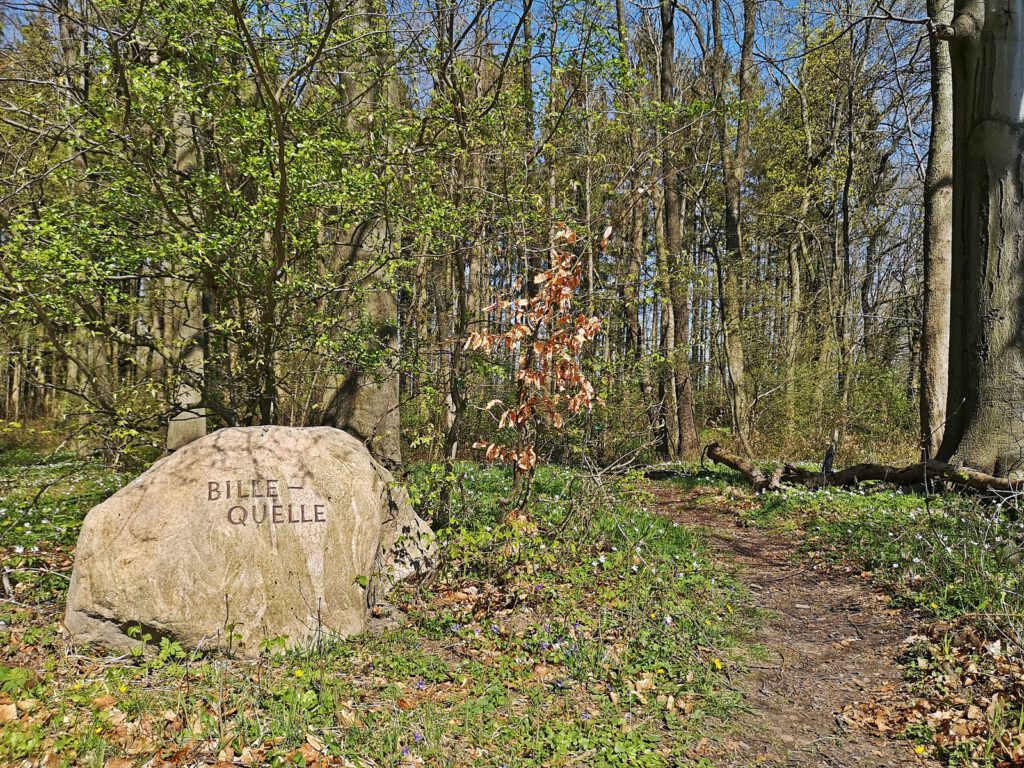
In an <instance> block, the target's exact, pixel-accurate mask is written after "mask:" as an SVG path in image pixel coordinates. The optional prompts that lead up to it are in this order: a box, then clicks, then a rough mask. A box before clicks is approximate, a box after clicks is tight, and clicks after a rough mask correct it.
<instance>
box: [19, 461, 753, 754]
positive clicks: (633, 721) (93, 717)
mask: <svg viewBox="0 0 1024 768" xmlns="http://www.w3.org/2000/svg"><path fill="white" fill-rule="evenodd" d="M127 479H128V478H127V477H124V476H117V475H113V474H111V473H110V472H109V471H107V470H105V469H104V468H103V467H101V466H99V465H97V464H95V463H90V462H78V461H73V460H71V459H70V458H63V459H61V460H58V461H55V462H52V463H49V464H38V463H37V464H30V463H29V462H27V461H26V460H25V459H24V457H22V458H20V459H19V460H18V461H17V462H13V461H12V462H7V463H5V462H2V461H0V489H2V492H3V500H2V501H0V508H2V509H3V512H2V514H0V566H2V567H3V568H4V569H5V570H6V573H7V580H8V582H9V583H10V586H11V590H12V594H9V595H7V596H6V598H5V599H4V600H3V601H2V602H0V620H3V621H4V622H5V623H6V624H7V625H8V626H9V627H10V629H9V630H8V631H7V632H6V636H4V635H0V706H3V702H7V703H16V702H17V703H16V707H17V710H16V712H17V719H16V720H15V721H13V722H8V723H6V724H4V726H3V727H2V729H0V764H5V763H13V762H15V761H19V760H26V759H31V760H34V761H36V762H40V761H43V760H45V759H48V757H51V756H52V757H51V763H50V764H53V765H102V764H104V763H105V762H106V761H109V760H111V759H125V760H128V761H130V762H131V763H135V764H142V763H143V762H146V761H147V760H150V759H152V758H154V757H159V758H162V759H165V760H177V761H181V762H189V763H195V762H201V761H204V760H206V761H210V762H212V761H215V760H217V759H218V756H220V758H222V759H228V760H231V759H235V760H243V761H244V760H253V761H255V763H256V764H267V763H270V764H331V765H334V764H337V765H367V766H413V765H421V764H426V765H445V766H449V765H451V766H461V765H465V766H494V767H495V768H497V766H509V768H511V767H512V766H552V765H555V766H558V765H588V766H623V767H625V766H674V765H709V764H708V763H707V762H706V761H705V762H703V763H701V762H697V761H696V760H690V759H689V758H688V754H689V753H690V751H691V750H692V749H693V747H694V745H695V743H696V742H697V741H698V740H699V738H700V737H702V736H705V735H707V733H708V732H709V731H711V730H714V729H716V728H720V727H722V723H723V721H727V720H728V717H729V713H730V712H732V711H734V707H735V706H736V705H737V703H738V702H737V697H736V695H735V694H734V693H733V692H732V690H731V687H730V685H729V684H728V674H729V672H730V669H731V668H732V667H733V666H734V665H735V664H736V659H737V658H738V657H739V655H740V653H741V649H740V646H739V643H738V638H739V635H740V633H741V632H742V631H743V626H742V623H743V622H744V621H745V620H746V619H745V617H746V616H747V615H748V614H747V613H746V612H745V611H744V610H743V609H742V606H743V595H742V593H741V592H740V591H739V589H738V586H737V584H736V583H735V582H734V581H733V580H732V579H731V578H730V577H729V576H728V575H727V574H726V573H724V572H722V571H720V570H718V569H717V568H716V567H715V565H714V564H713V563H712V561H711V559H710V557H709V555H708V550H707V548H706V547H705V544H704V542H703V541H702V540H701V539H700V537H699V536H698V535H697V534H695V533H693V532H691V531H689V530H687V529H686V528H683V527H677V526H674V525H673V524H672V523H670V522H668V521H666V520H664V519H662V518H659V517H656V516H653V515H651V514H649V513H647V512H645V511H643V508H642V507H643V501H644V500H643V498H642V496H641V495H640V494H639V492H638V491H637V490H636V489H635V488H633V487H631V486H630V484H629V483H626V482H624V483H621V484H620V485H619V486H618V487H616V488H612V489H597V488H593V487H590V486H588V485H587V483H586V482H585V480H584V479H583V478H582V477H581V476H579V475H577V474H574V473H572V472H568V471H562V470H555V469H544V470H542V471H541V472H540V474H539V476H538V481H537V482H538V485H537V497H536V498H537V501H536V503H535V506H534V508H533V510H532V511H531V523H532V524H531V525H527V526H519V527H512V526H509V525H506V524H503V523H501V522H500V507H499V505H498V499H500V498H501V497H502V496H503V495H504V494H505V493H506V492H507V489H508V484H509V478H508V475H507V473H505V472H502V471H499V470H495V469H484V468H481V467H478V466H475V465H463V466H460V467H459V468H458V472H457V477H454V478H449V479H450V480H452V481H453V482H454V483H455V485H456V487H457V492H456V494H455V495H456V498H457V500H458V508H457V510H456V514H455V517H454V525H453V526H452V528H451V530H450V531H449V532H448V533H447V534H446V535H445V537H444V539H443V547H444V551H445V566H444V568H443V570H442V572H441V574H440V576H439V578H438V580H437V581H436V582H435V583H434V584H433V585H432V587H431V588H430V589H429V590H420V589H416V588H411V587H407V588H403V589H401V590H400V591H399V592H398V593H397V594H396V595H394V596H393V600H394V602H395V603H396V604H398V605H399V606H400V608H401V610H402V611H403V612H404V613H405V616H406V622H405V624H404V626H401V627H399V628H394V629H390V630H384V631H381V632H377V633H367V634H364V635H361V636H358V637H355V638H350V639H348V640H343V641H335V642H331V643H328V644H325V645H323V646H321V647H319V648H316V649H311V650H309V651H306V652H302V653H299V652H291V653H281V652H278V651H277V650H276V649H275V648H273V647H268V648H267V649H266V652H265V654H264V655H263V657H262V658H261V659H260V660H259V661H258V662H251V661H242V660H235V659H231V658H228V657H225V656H208V655H197V654H193V653H189V652H187V651H185V650H183V649H181V648H180V647H179V646H177V645H176V644H174V643H168V642H166V641H165V642H163V643H162V644H161V645H155V644H154V646H153V647H152V648H151V652H149V653H145V654H138V655H131V656H128V657H118V658H113V657H110V656H107V655H104V654H103V653H102V652H100V651H97V650H91V649H71V648H69V647H67V646H66V643H65V640H64V638H63V636H62V635H61V634H60V632H59V621H60V618H61V614H62V611H63V601H64V596H65V591H66V588H67V577H68V575H69V571H70V564H71V556H72V548H73V546H74V541H75V538H76V536H77V532H78V530H79V527H80V525H81V521H82V518H83V516H84V514H85V512H86V511H87V510H88V509H89V508H90V507H91V506H92V505H93V504H95V503H96V502H97V501H99V500H100V499H102V498H104V497H105V496H106V495H108V494H109V493H111V492H112V491H113V490H115V489H116V488H117V487H119V486H120V485H122V484H123V483H124V482H125V481H126V480H127ZM444 480H445V478H444V477H443V473H442V471H441V470H440V469H439V468H437V467H429V466H422V467H417V468H415V469H414V470H413V472H412V474H411V478H410V481H411V490H412V493H413V497H414V498H415V499H416V501H417V503H418V504H419V506H420V507H421V508H423V509H429V507H430V505H431V504H432V503H435V502H436V494H437V488H438V487H439V482H442V481H444ZM40 489H42V492H41V493H40ZM126 764H127V763H126Z"/></svg>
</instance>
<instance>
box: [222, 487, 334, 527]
mask: <svg viewBox="0 0 1024 768" xmlns="http://www.w3.org/2000/svg"><path fill="white" fill-rule="evenodd" d="M282 488H285V489H287V492H288V498H289V503H284V500H283V497H282V495H281V490H282ZM206 502H207V503H208V504H211V505H216V506H218V507H221V508H223V510H224V515H225V517H226V519H227V521H228V523H230V524H231V525H239V526H248V525H296V524H302V523H325V522H327V504H326V503H324V502H323V501H319V500H317V499H316V498H315V497H314V496H313V495H312V493H311V492H309V491H307V490H306V488H305V485H304V484H303V483H300V482H296V481H291V480H278V479H274V478H269V477H265V478H249V479H245V478H243V479H230V480H229V479H223V480H208V481H207V482H206Z"/></svg>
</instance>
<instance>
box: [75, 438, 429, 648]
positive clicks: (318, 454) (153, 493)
mask: <svg viewBox="0 0 1024 768" xmlns="http://www.w3.org/2000/svg"><path fill="white" fill-rule="evenodd" d="M431 549H432V534H431V533H430V529H429V527H428V526H427V525H426V523H425V522H423V521H422V520H421V519H420V518H419V517H417V516H416V514H415V512H414V511H413V510H412V507H411V506H410V504H409V500H408V497H407V496H406V494H405V492H404V491H403V490H402V489H401V487H399V486H397V485H396V484H395V482H394V479H393V478H392V476H391V474H390V473H389V472H388V471H387V470H386V469H384V468H383V467H382V466H380V465H379V464H377V463H376V462H375V461H374V460H373V459H372V458H371V457H370V454H369V453H368V451H367V449H366V447H365V446H364V445H363V444H362V442H360V441H359V440H357V439H356V438H354V437H352V436H350V435H348V434H347V433H345V432H342V431H340V430H337V429H333V428H330V427H309V428H289V427H235V428H229V429H222V430H219V431H217V432H214V433H213V434H210V435H207V436H205V437H202V438H200V439H199V440H197V441H195V442H192V443H189V444H188V445H186V446H184V447H183V448H181V449H180V450H179V451H177V452H175V453H174V454H172V455H170V456H168V457H166V458H164V459H162V460H160V461H159V462H157V463H156V464H154V465H153V466H152V467H151V468H150V469H149V470H147V471H146V472H144V473H143V474H142V475H141V476H139V477H138V478H136V479H135V480H134V481H133V482H131V483H129V484H128V485H127V486H125V487H124V488H122V489H121V490H120V491H118V492H117V493H116V494H114V495H113V496H111V497H110V498H109V499H107V500H106V501H105V502H103V503H102V504H100V505H98V506H97V507H95V508H93V509H92V510H91V511H90V512H89V514H88V515H87V516H86V519H85V523H84V524H83V527H82V533H81V536H80V537H79V541H78V549H77V552H76V557H75V567H74V572H73V574H72V578H71V588H70V592H69V595H68V606H67V614H66V617H65V626H66V628H67V629H68V631H69V632H70V634H71V636H72V638H73V639H75V640H77V641H81V642H95V643H98V644H100V645H103V646H105V647H108V648H111V649H113V650H124V649H126V648H130V647H131V646H132V645H133V644H135V643H138V642H139V641H138V640H137V639H135V638H134V637H133V636H134V635H137V634H143V635H145V634H149V635H150V636H151V638H152V640H154V641H155V640H158V639H160V638H163V637H168V638H171V639H173V640H177V641H179V642H181V643H182V645H184V646H185V647H188V648H214V647H222V648H223V647H231V648H232V649H233V650H235V651H237V652H239V653H241V654H243V655H250V656H252V655H257V654H258V653H259V649H260V645H261V644H262V643H263V641H265V640H275V639H278V638H283V639H284V640H285V642H286V644H287V645H289V646H298V645H308V644H310V643H313V642H315V641H317V640H318V639H322V638H326V637H330V636H347V635H351V634H354V633H357V632H360V631H361V630H362V629H363V628H364V624H365V621H366V617H367V615H368V609H369V608H370V607H371V606H372V605H373V604H374V603H375V602H377V601H378V600H379V599H381V598H382V597H383V595H384V594H386V593H387V592H388V591H389V590H390V589H391V587H392V586H393V585H394V584H395V583H396V582H397V581H399V580H401V579H404V578H408V577H410V576H415V575H423V574H425V573H427V572H428V571H429V570H430V569H431V568H432V567H433V565H432V557H431ZM132 627H138V628H139V629H138V630H137V631H136V630H132V629H131V628H132Z"/></svg>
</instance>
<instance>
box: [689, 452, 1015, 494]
mask: <svg viewBox="0 0 1024 768" xmlns="http://www.w3.org/2000/svg"><path fill="white" fill-rule="evenodd" d="M705 454H706V455H707V457H708V458H709V459H711V460H712V461H714V462H717V463H718V464H724V465H725V466H727V467H729V468H731V469H734V470H736V471H737V472H739V473H740V474H742V475H743V476H744V477H746V478H747V481H748V482H749V483H750V484H751V486H753V488H754V490H755V491H778V490H781V489H782V483H791V484H794V485H806V486H810V487H812V488H823V487H826V486H834V487H850V486H854V485H857V484H858V483H864V482H869V481H873V480H874V481H880V482H884V483H891V484H893V485H919V484H922V483H928V482H932V481H934V480H939V479H941V480H943V481H945V482H946V483H948V484H949V485H950V486H953V487H955V488H968V489H970V490H974V491H982V492H997V493H1017V492H1019V491H1024V481H1021V480H1011V479H1010V478H1007V477H996V476H994V475H989V474H986V473H985V472H980V471H978V470H976V469H970V468H969V467H954V466H953V465H952V464H946V463H945V462H943V461H936V460H934V459H932V460H930V461H919V462H917V463H916V464H911V465H909V466H907V467H892V466H888V465H886V464H854V465H853V466H852V467H847V468H846V469H843V470H840V471H839V472H815V471H813V470H810V469H803V468H802V467H795V466H793V465H792V464H785V465H781V466H777V467H776V468H775V469H774V470H773V471H772V473H771V475H770V476H766V475H765V473H764V472H762V471H761V469H759V468H758V467H757V466H755V465H754V464H753V463H752V462H750V461H748V460H747V459H744V458H743V457H742V456H738V455H736V454H735V453H730V452H729V451H727V450H726V449H724V448H723V447H722V446H721V445H719V444H718V443H712V444H711V445H709V446H708V447H707V448H706V449H705Z"/></svg>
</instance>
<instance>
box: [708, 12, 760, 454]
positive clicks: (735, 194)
mask: <svg viewBox="0 0 1024 768" xmlns="http://www.w3.org/2000/svg"><path fill="white" fill-rule="evenodd" d="M756 13H757V6H756V3H755V2H754V0H743V40H742V43H741V45H740V61H739V73H738V93H737V98H738V102H739V103H740V104H741V105H743V104H746V101H747V98H748V97H749V96H750V85H751V81H752V79H753V75H754V37H755V33H756V27H755V21H756ZM712 26H713V35H714V53H713V55H714V57H715V59H716V67H715V69H716V70H717V79H718V86H717V87H718V88H720V89H724V87H725V79H726V59H725V56H726V54H725V46H724V43H723V39H722V19H721V0H714V2H713V3H712ZM720 101H724V99H722V97H721V94H720ZM718 133H719V142H720V144H721V153H722V169H723V175H724V182H725V183H724V192H725V254H724V255H721V256H720V257H719V259H718V277H719V293H720V295H719V309H720V310H721V313H722V332H723V334H722V335H723V345H724V347H725V362H726V366H727V369H728V385H729V395H730V409H731V411H732V423H733V429H735V431H736V438H737V440H738V442H739V444H740V446H741V447H742V448H743V450H744V451H746V452H747V453H748V454H749V453H751V450H750V436H749V431H750V399H749V394H748V392H747V381H746V359H745V355H744V350H743V339H742V337H741V334H740V312H741V308H742V297H741V295H740V277H739V273H740V271H741V270H742V269H743V268H744V267H745V259H744V251H743V232H742V217H741V206H742V194H743V178H744V175H745V171H746V154H747V146H748V144H749V143H750V119H749V117H748V116H747V111H746V109H742V110H741V111H740V115H739V117H737V119H736V130H735V140H731V139H730V136H729V125H728V119H727V110H726V105H725V104H724V103H721V104H719V126H718Z"/></svg>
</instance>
